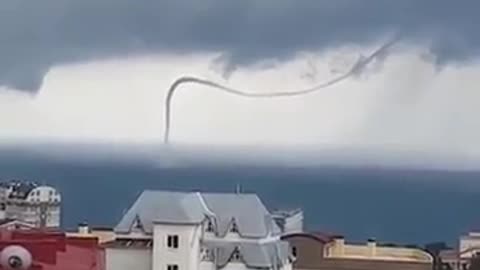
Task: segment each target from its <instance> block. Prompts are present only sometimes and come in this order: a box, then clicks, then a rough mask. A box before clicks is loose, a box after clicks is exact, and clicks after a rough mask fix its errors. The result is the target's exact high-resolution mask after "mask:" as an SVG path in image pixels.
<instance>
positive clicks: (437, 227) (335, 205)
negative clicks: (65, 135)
mask: <svg viewBox="0 0 480 270" xmlns="http://www.w3.org/2000/svg"><path fill="white" fill-rule="evenodd" d="M270 153H271V155H274V154H275V153H273V152H270ZM165 156H166V155H163V156H161V155H160V156H157V155H153V154H152V151H147V150H142V151H136V152H135V153H133V152H131V151H128V150H124V149H122V150H119V149H118V147H117V148H116V147H110V148H108V150H105V151H98V147H96V146H91V145H90V146H88V147H87V146H81V147H76V148H75V149H73V148H72V149H70V148H68V147H66V146H65V145H63V146H52V145H41V146H36V147H32V146H24V145H15V144H10V145H7V146H5V145H3V146H0V179H1V180H11V179H23V180H33V181H38V182H40V183H43V184H50V185H53V186H55V187H56V188H58V189H59V190H60V192H61V194H62V201H63V206H62V211H63V214H62V219H63V221H62V223H63V226H64V227H65V228H66V229H74V228H76V226H77V224H78V223H79V222H83V221H86V222H88V223H89V224H91V225H92V226H114V225H115V224H116V223H117V222H118V221H119V219H120V218H121V216H122V214H123V213H124V212H125V211H126V209H128V207H129V206H130V205H131V204H132V203H133V202H134V201H135V199H136V198H137V197H138V196H139V195H140V193H141V192H142V191H143V190H146V189H154V190H158V189H162V190H182V191H192V190H195V191H205V192H235V191H236V190H237V189H238V188H240V192H249V193H250V192H254V193H256V194H258V195H259V196H260V198H261V199H262V201H263V202H264V203H265V204H266V205H267V207H268V208H269V209H271V210H275V209H295V208H302V209H303V210H304V214H305V227H306V230H310V231H322V232H328V233H336V234H342V235H345V236H346V238H347V239H350V240H352V241H356V242H358V241H360V242H361V241H366V240H367V239H368V238H376V239H377V241H380V242H389V243H399V244H417V245H423V244H426V243H430V242H438V241H444V242H447V243H449V244H450V245H452V246H454V245H456V243H457V240H458V237H459V236H460V235H461V234H464V233H467V232H468V231H469V230H472V229H476V228H478V229H480V226H479V227H476V226H477V225H480V208H479V206H480V181H479V180H480V178H479V176H480V172H478V171H475V170H458V171H457V170H442V169H439V168H435V169H431V168H430V169H420V168H414V169H412V168H398V167H388V166H367V165H358V164H357V165H355V166H353V165H348V166H341V164H338V162H337V164H336V165H335V164H323V165H322V164H321V163H320V164H316V165H311V164H310V165H309V166H288V164H286V163H283V164H282V163H280V162H277V163H271V164H260V165H259V164H258V163H255V162H251V163H242V164H239V163H225V162H223V163H222V162H220V161H219V160H221V159H222V158H221V157H222V156H221V155H217V162H215V161H212V160H211V161H210V162H197V163H193V162H184V163H181V162H180V163H179V162H178V161H179V158H178V156H177V160H176V163H175V162H173V163H172V160H171V159H170V160H168V159H167V158H165ZM218 157H220V158H218ZM196 159H200V160H201V159H202V158H199V156H197V157H196ZM163 161H165V162H163Z"/></svg>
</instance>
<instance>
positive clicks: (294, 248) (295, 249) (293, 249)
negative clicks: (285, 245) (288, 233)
mask: <svg viewBox="0 0 480 270" xmlns="http://www.w3.org/2000/svg"><path fill="white" fill-rule="evenodd" d="M292 255H293V256H294V257H297V247H292Z"/></svg>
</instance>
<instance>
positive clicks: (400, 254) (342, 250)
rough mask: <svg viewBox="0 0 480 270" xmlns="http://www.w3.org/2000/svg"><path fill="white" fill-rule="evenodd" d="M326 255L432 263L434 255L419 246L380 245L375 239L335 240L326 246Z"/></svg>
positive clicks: (330, 256)
mask: <svg viewBox="0 0 480 270" xmlns="http://www.w3.org/2000/svg"><path fill="white" fill-rule="evenodd" d="M325 252H326V257H328V258H347V259H367V260H383V261H400V262H423V263H431V262H432V261H433V258H432V256H431V255H430V254H429V253H427V252H426V251H423V250H421V249H418V248H411V247H390V246H388V247H387V246H379V245H377V244H376V242H374V241H370V242H369V243H368V244H346V243H344V242H343V241H333V242H330V243H329V244H328V245H327V246H326V250H325Z"/></svg>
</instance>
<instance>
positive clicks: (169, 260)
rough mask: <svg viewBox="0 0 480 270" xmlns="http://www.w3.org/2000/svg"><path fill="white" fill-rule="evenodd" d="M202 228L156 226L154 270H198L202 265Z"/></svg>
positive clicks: (154, 233) (154, 228)
mask: <svg viewBox="0 0 480 270" xmlns="http://www.w3.org/2000/svg"><path fill="white" fill-rule="evenodd" d="M201 228H202V227H201V226H198V225H179V224H172V225H168V224H154V227H153V254H152V256H153V261H152V263H153V270H196V269H198V268H199V264H200V246H199V245H200V237H201V235H202V230H201Z"/></svg>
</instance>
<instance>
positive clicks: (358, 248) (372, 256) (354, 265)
mask: <svg viewBox="0 0 480 270" xmlns="http://www.w3.org/2000/svg"><path fill="white" fill-rule="evenodd" d="M282 239H283V240H286V241H288V242H289V243H290V246H291V251H292V255H294V256H295V258H296V259H295V262H294V265H293V268H294V269H301V270H344V269H349V270H385V269H388V270H397V269H398V270H431V269H432V264H433V258H432V256H431V255H430V254H428V253H427V252H425V251H423V250H420V249H415V248H405V247H386V246H381V245H378V244H377V243H376V242H375V241H373V240H369V241H368V242H367V243H364V244H350V243H346V242H345V240H344V239H343V237H340V236H329V235H326V234H321V233H294V234H290V235H285V236H283V237H282Z"/></svg>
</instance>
